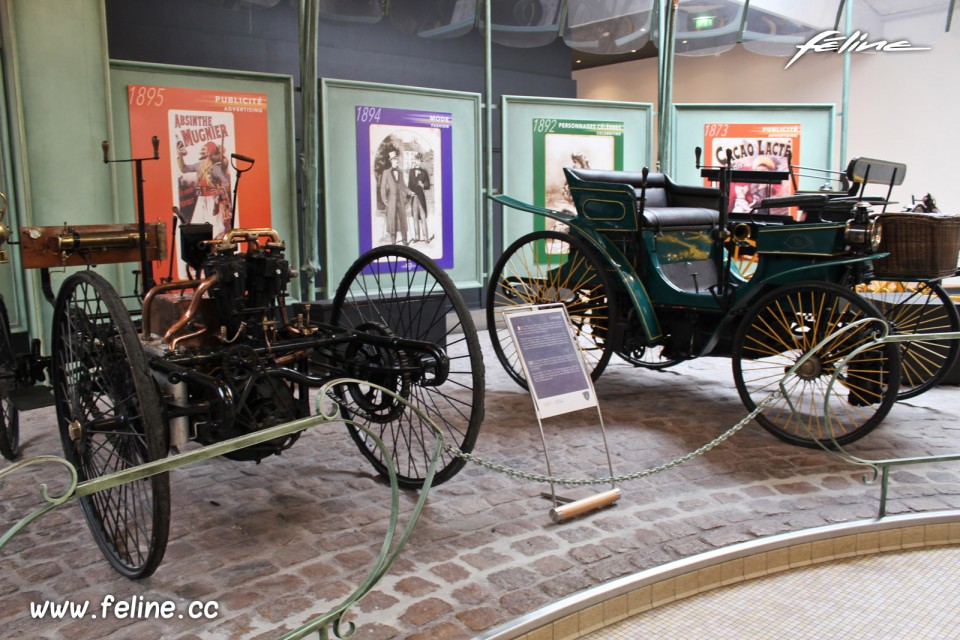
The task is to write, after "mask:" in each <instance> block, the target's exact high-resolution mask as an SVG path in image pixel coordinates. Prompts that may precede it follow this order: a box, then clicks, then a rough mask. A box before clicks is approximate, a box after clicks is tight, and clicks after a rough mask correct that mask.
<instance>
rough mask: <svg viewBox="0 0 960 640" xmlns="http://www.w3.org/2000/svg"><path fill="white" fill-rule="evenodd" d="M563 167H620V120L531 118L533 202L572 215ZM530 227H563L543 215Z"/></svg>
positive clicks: (571, 201) (621, 136)
mask: <svg viewBox="0 0 960 640" xmlns="http://www.w3.org/2000/svg"><path fill="white" fill-rule="evenodd" d="M564 167H575V168H579V169H617V170H622V169H623V123H622V122H598V121H592V120H564V119H557V118H534V119H533V197H534V204H535V205H537V206H540V207H546V208H549V209H555V210H557V211H565V212H567V213H570V214H573V215H576V213H577V211H576V209H575V207H574V206H573V198H572V197H571V196H570V189H569V188H568V186H567V180H566V177H565V176H564V175H563V168H564ZM534 228H535V229H547V230H550V229H557V230H560V231H565V230H566V229H565V225H563V224H562V223H560V222H557V221H556V220H553V219H550V218H545V217H543V216H536V218H535V222H534ZM551 250H552V248H551V247H550V246H548V247H547V248H546V251H547V252H550V251H551Z"/></svg>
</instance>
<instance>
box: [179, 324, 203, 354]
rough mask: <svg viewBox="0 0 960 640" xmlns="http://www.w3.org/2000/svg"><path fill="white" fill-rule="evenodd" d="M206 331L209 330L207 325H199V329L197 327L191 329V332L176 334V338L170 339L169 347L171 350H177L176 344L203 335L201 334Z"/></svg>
mask: <svg viewBox="0 0 960 640" xmlns="http://www.w3.org/2000/svg"><path fill="white" fill-rule="evenodd" d="M208 331H209V329H208V328H207V327H200V328H199V329H197V330H196V331H193V332H191V333H185V334H183V335H182V336H177V337H176V338H174V339H173V340H171V341H170V349H171V350H173V351H176V350H177V345H178V344H180V343H181V342H183V341H184V340H189V339H190V338H195V337H197V336H200V335H203V334H205V333H207V332H208Z"/></svg>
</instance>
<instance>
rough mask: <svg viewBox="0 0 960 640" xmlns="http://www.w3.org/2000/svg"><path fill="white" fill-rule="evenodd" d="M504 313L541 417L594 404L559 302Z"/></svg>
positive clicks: (588, 380) (589, 386) (590, 387)
mask: <svg viewBox="0 0 960 640" xmlns="http://www.w3.org/2000/svg"><path fill="white" fill-rule="evenodd" d="M504 317H505V319H506V321H507V326H508V328H509V329H510V334H511V336H513V341H514V345H515V346H516V348H517V353H518V354H519V355H520V361H521V362H522V364H523V370H524V372H525V373H526V376H527V382H528V383H529V385H530V393H531V395H532V396H533V400H534V404H535V405H536V407H537V411H538V413H539V414H540V416H541V417H544V418H547V417H550V416H554V415H558V414H561V413H567V412H569V411H577V410H579V409H586V408H588V407H593V406H596V395H595V394H594V393H593V385H592V384H591V382H590V377H589V376H588V375H587V373H586V371H585V370H584V367H583V361H582V360H581V359H580V354H579V353H578V352H577V347H576V345H575V344H574V341H573V336H572V335H571V332H570V321H569V320H568V318H567V314H566V310H565V309H564V308H563V307H562V306H561V307H552V308H547V309H532V310H530V311H529V312H516V313H509V314H505V316H504Z"/></svg>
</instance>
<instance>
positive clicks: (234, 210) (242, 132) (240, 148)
mask: <svg viewBox="0 0 960 640" xmlns="http://www.w3.org/2000/svg"><path fill="white" fill-rule="evenodd" d="M127 101H128V106H129V109H130V141H131V147H132V154H133V157H134V158H148V157H152V155H153V147H152V144H151V140H152V138H153V136H157V138H159V140H160V144H159V155H160V159H159V160H156V161H146V162H143V176H144V211H145V213H146V220H147V221H148V222H153V221H156V220H159V221H161V222H165V223H166V224H167V239H166V242H167V247H170V246H171V242H172V239H171V236H172V234H171V230H172V228H173V226H174V224H173V222H174V217H175V216H176V219H177V220H176V222H177V224H178V225H181V224H204V223H207V224H210V225H211V227H212V231H213V235H214V237H218V236H222V235H223V234H224V233H225V232H226V231H229V230H230V229H231V227H233V228H241V227H248V228H249V227H267V228H269V227H271V212H270V157H269V155H268V151H269V136H268V131H267V96H266V94H259V93H239V92H234V91H213V90H206V89H180V88H175V87H151V86H144V85H128V87H127ZM234 154H238V155H240V156H244V157H245V158H249V159H252V160H253V161H254V162H253V166H251V165H250V162H249V161H248V160H243V159H239V158H234V157H233V155H234ZM238 169H239V171H241V172H243V175H242V187H240V189H239V190H238V189H237V186H238V178H239V174H238ZM178 235H179V234H178ZM176 242H177V246H176V248H175V253H176V255H177V256H178V260H177V264H176V267H175V268H174V269H173V275H174V277H175V278H184V277H186V271H185V266H184V264H183V262H182V261H181V260H180V259H179V256H180V246H179V244H180V238H179V237H178V238H177V239H176ZM154 270H155V273H156V276H157V277H158V278H159V277H161V276H163V277H166V276H167V274H168V273H169V272H170V265H169V262H167V261H164V262H162V263H156V264H154Z"/></svg>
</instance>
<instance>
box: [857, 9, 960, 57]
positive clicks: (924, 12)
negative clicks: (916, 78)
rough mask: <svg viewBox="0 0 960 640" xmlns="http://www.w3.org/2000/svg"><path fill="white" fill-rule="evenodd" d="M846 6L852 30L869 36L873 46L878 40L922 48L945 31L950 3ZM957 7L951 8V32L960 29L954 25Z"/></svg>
mask: <svg viewBox="0 0 960 640" xmlns="http://www.w3.org/2000/svg"><path fill="white" fill-rule="evenodd" d="M849 1H850V2H851V3H852V6H850V5H848V7H849V9H850V11H851V15H852V16H853V20H852V22H853V28H852V29H851V31H854V30H856V31H860V32H861V33H868V34H869V37H868V40H869V42H871V43H875V42H877V41H878V40H887V41H891V42H896V41H898V40H906V41H907V42H909V43H910V44H911V45H913V46H917V47H923V46H930V45H931V44H934V43H935V42H936V40H937V39H938V38H940V36H941V35H942V34H943V33H944V32H945V31H946V29H947V14H948V12H949V10H950V0H911V1H910V2H902V1H900V0H849ZM846 11H847V9H844V18H842V19H841V21H840V30H841V31H842V30H843V29H844V24H845V20H846ZM958 11H960V7H956V8H954V16H953V31H954V32H956V31H957V30H958V29H960V25H958V24H957V21H958V19H960V18H958V16H957V12H958Z"/></svg>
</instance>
